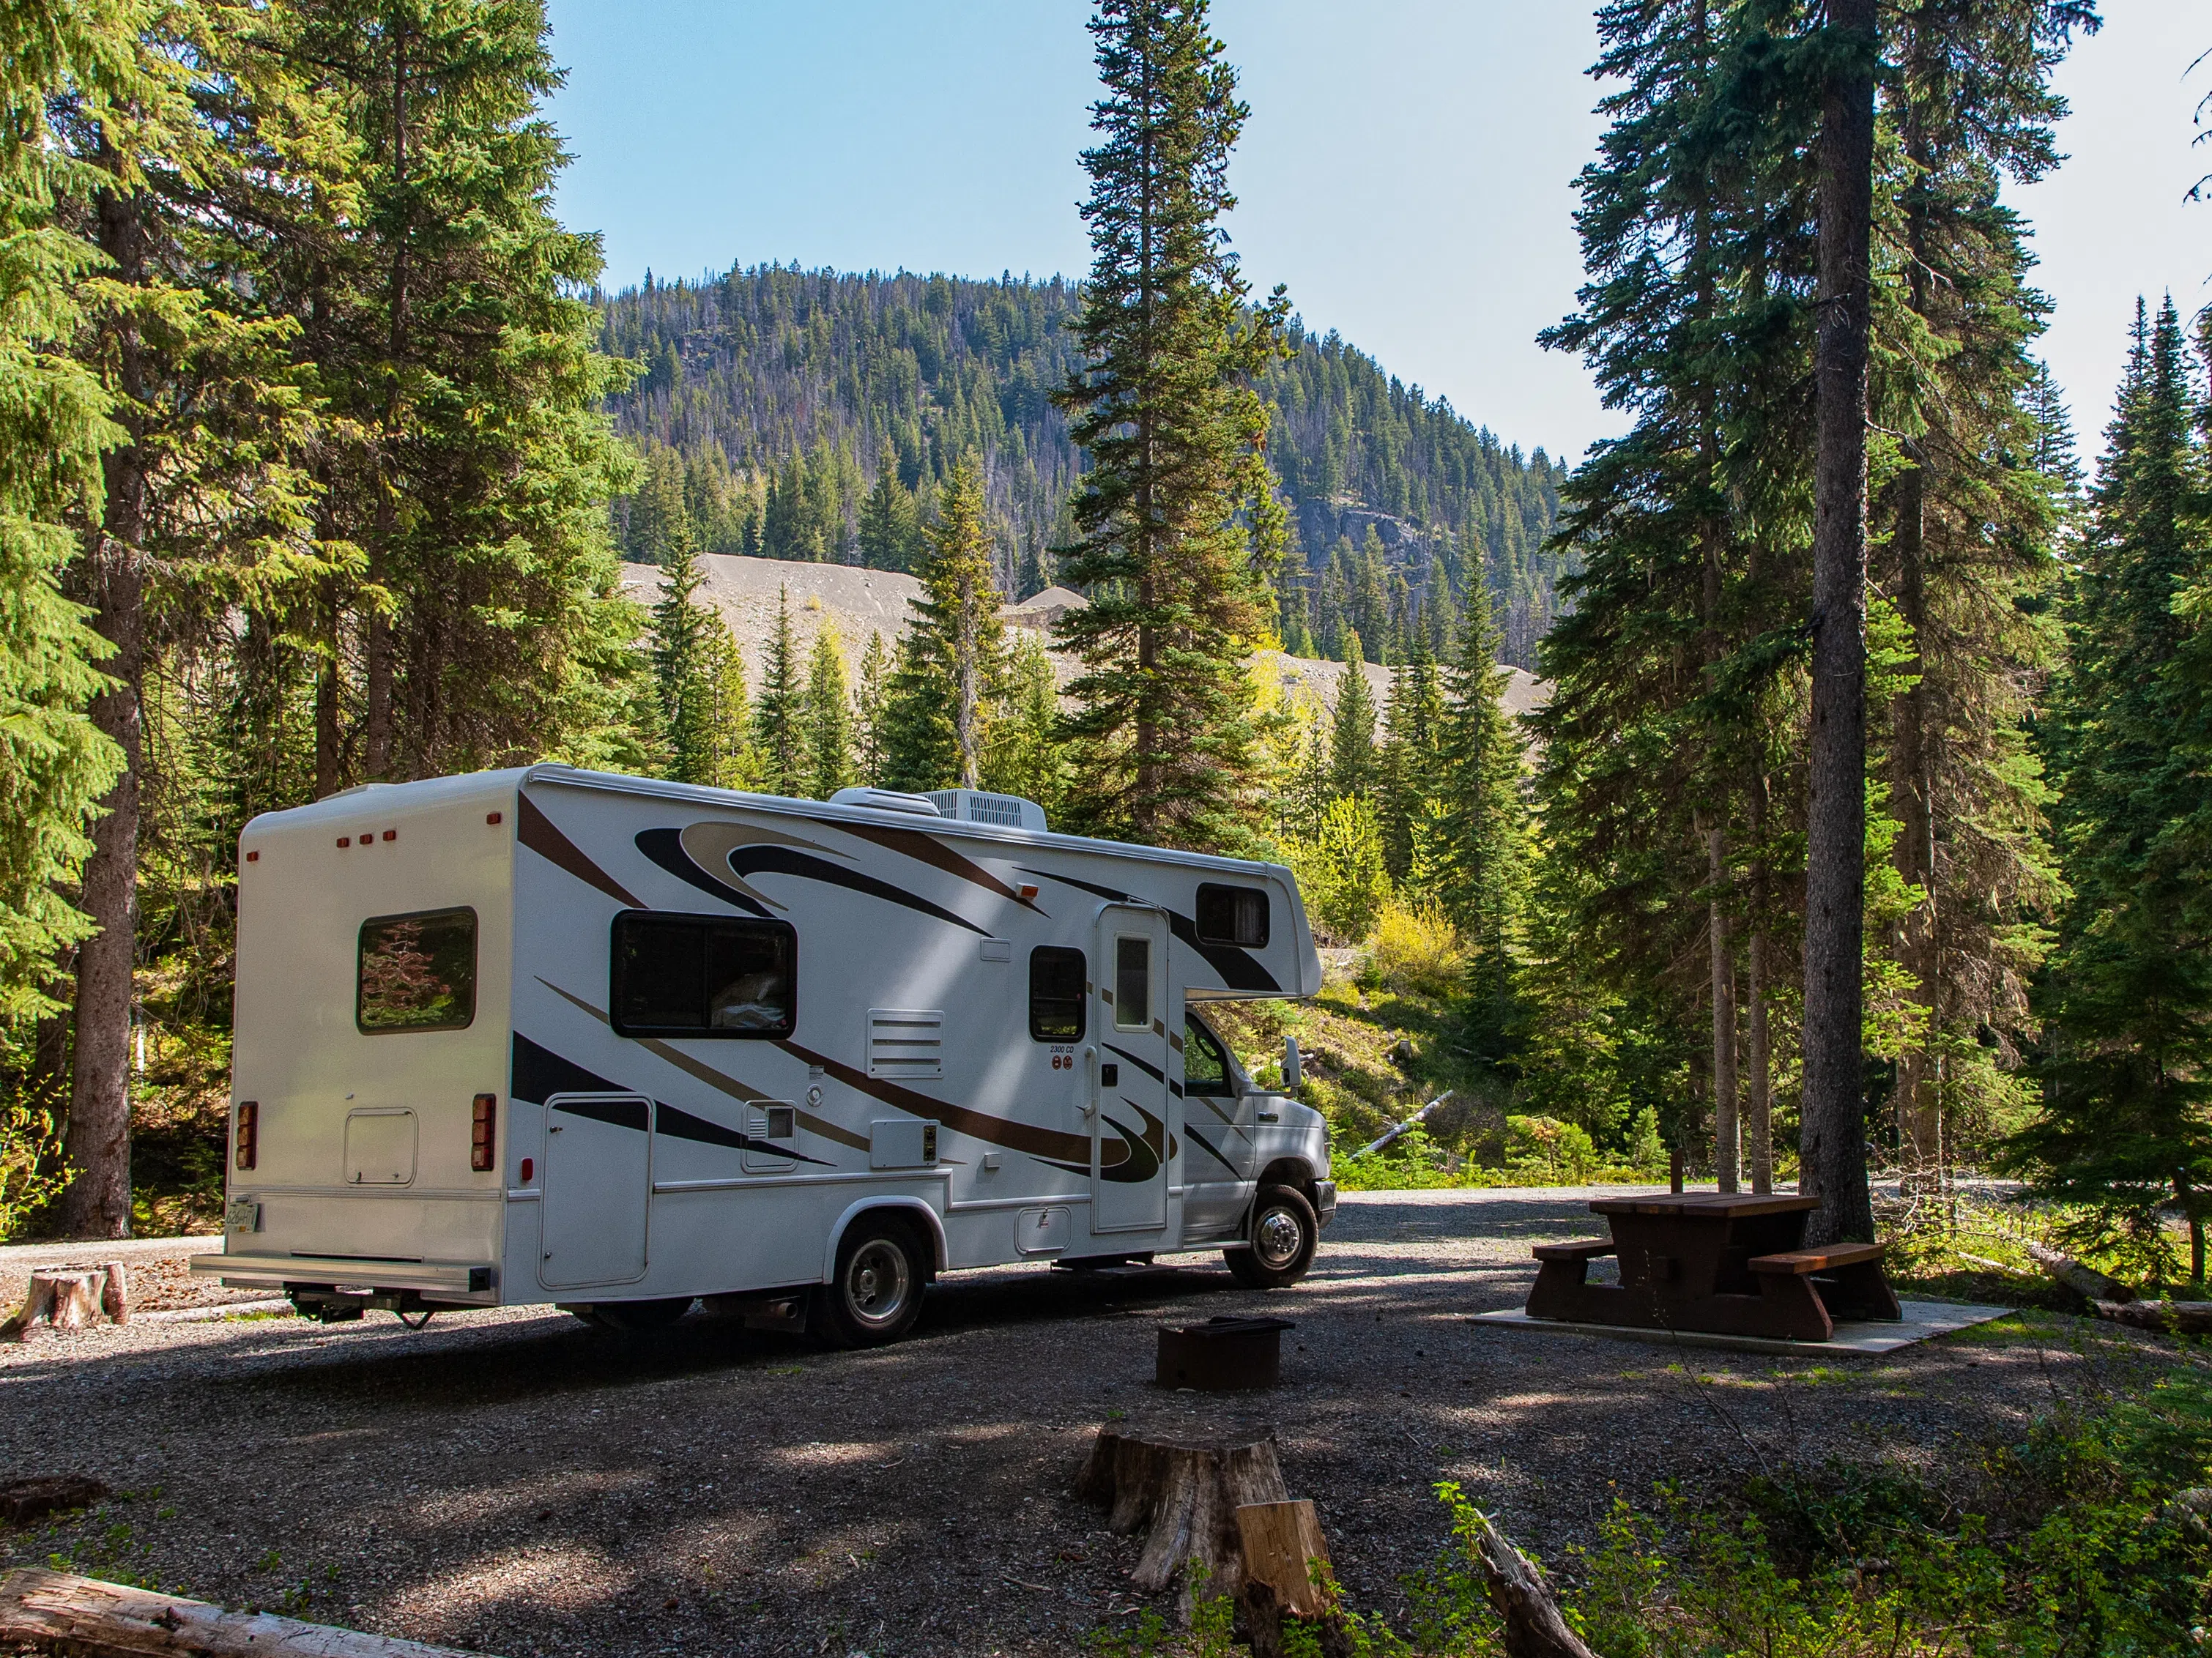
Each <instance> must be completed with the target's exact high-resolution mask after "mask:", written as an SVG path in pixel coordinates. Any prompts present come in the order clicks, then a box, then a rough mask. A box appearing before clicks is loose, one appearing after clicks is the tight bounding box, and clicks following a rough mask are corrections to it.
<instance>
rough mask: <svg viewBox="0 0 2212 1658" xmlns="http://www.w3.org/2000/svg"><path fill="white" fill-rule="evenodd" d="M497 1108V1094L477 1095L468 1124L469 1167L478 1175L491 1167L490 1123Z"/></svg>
mask: <svg viewBox="0 0 2212 1658" xmlns="http://www.w3.org/2000/svg"><path fill="white" fill-rule="evenodd" d="M498 1108H499V1096H498V1095H496V1094H479V1095H477V1103H476V1111H475V1114H474V1115H473V1117H472V1119H471V1121H470V1124H469V1167H470V1168H471V1169H475V1170H476V1172H477V1173H478V1174H479V1175H481V1174H483V1173H484V1172H485V1171H486V1170H487V1169H489V1168H490V1167H491V1141H492V1124H493V1121H494V1120H495V1115H496V1114H497V1111H498Z"/></svg>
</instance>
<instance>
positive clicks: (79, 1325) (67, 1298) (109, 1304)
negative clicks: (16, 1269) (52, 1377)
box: [0, 1260, 131, 1341]
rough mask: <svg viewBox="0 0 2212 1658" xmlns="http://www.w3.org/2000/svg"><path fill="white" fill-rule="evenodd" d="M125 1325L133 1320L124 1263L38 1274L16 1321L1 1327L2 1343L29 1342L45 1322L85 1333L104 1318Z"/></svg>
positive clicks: (33, 1273)
mask: <svg viewBox="0 0 2212 1658" xmlns="http://www.w3.org/2000/svg"><path fill="white" fill-rule="evenodd" d="M102 1315H106V1316H107V1317H109V1318H112V1319H113V1320H114V1321H116V1322H117V1323H118V1324H122V1323H125V1322H126V1321H128V1320H129V1319H130V1316H131V1308H130V1299H129V1292H128V1288H127V1279H126V1278H125V1272H124V1266H123V1263H122V1262H121V1261H119V1260H117V1261H110V1262H109V1263H108V1264H107V1265H106V1266H92V1267H85V1268H82V1269H70V1270H64V1269H61V1268H48V1269H41V1270H34V1271H33V1272H32V1274H31V1288H30V1291H29V1292H28V1293H27V1295H26V1296H25V1297H23V1304H22V1306H21V1308H19V1309H17V1310H16V1313H15V1317H13V1318H11V1319H9V1321H7V1322H6V1323H5V1324H0V1341H25V1340H27V1339H29V1338H30V1334H31V1329H32V1327H33V1325H35V1324H37V1323H39V1322H40V1321H41V1320H44V1321H46V1323H47V1324H49V1325H51V1326H52V1327H53V1328H55V1329H57V1330H81V1329H83V1328H84V1327H86V1326H88V1325H92V1324H97V1323H99V1322H100V1318H101V1316H102Z"/></svg>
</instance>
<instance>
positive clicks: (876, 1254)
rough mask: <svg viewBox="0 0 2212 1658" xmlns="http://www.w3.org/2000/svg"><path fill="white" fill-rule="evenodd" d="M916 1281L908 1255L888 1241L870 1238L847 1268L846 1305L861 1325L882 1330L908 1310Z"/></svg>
mask: <svg viewBox="0 0 2212 1658" xmlns="http://www.w3.org/2000/svg"><path fill="white" fill-rule="evenodd" d="M913 1282H914V1274H913V1269H912V1268H911V1267H909V1266H908V1264H907V1259H906V1252H905V1251H904V1250H902V1249H901V1248H899V1247H898V1246H897V1245H896V1244H895V1243H893V1242H890V1240H889V1239H887V1238H870V1239H869V1240H868V1241H867V1242H866V1243H864V1244H862V1245H861V1246H860V1248H858V1249H856V1250H854V1252H853V1262H852V1265H851V1266H848V1267H847V1268H846V1269H845V1305H846V1306H847V1307H848V1309H851V1311H852V1315H853V1316H854V1318H856V1319H858V1320H860V1322H861V1323H863V1324H866V1325H867V1326H869V1327H872V1328H881V1327H883V1326H884V1325H886V1324H891V1323H896V1321H897V1320H898V1316H899V1315H900V1314H901V1313H902V1312H904V1311H905V1310H906V1303H907V1297H908V1295H910V1294H911V1293H912V1290H913Z"/></svg>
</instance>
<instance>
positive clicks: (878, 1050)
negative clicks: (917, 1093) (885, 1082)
mask: <svg viewBox="0 0 2212 1658" xmlns="http://www.w3.org/2000/svg"><path fill="white" fill-rule="evenodd" d="M868 1074H869V1075H870V1076H871V1077H941V1076H943V1075H944V1074H945V1015H944V1014H943V1013H942V1012H939V1011H919V1010H916V1009H913V1008H902V1007H872V1008H870V1009H869V1010H868Z"/></svg>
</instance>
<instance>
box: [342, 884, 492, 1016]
mask: <svg viewBox="0 0 2212 1658" xmlns="http://www.w3.org/2000/svg"><path fill="white" fill-rule="evenodd" d="M475 1017H477V913H476V911H474V910H472V909H432V910H424V911H422V912H421V913H420V914H414V915H377V916H373V917H371V918H370V919H369V920H366V921H363V922H362V924H361V950H360V957H359V968H358V971H357V973H356V978H355V981H354V998H353V1022H354V1024H355V1025H356V1027H357V1028H358V1029H360V1030H361V1031H362V1033H363V1034H364V1035H371V1036H378V1035H384V1034H385V1033H386V1032H388V1031H394V1030H463V1029H467V1028H468V1026H469V1024H470V1023H471V1021H472V1020H474V1019H475Z"/></svg>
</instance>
